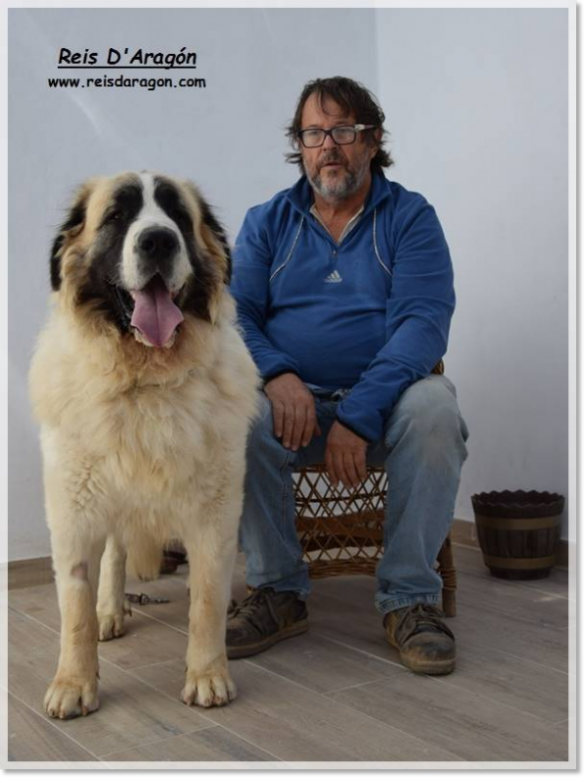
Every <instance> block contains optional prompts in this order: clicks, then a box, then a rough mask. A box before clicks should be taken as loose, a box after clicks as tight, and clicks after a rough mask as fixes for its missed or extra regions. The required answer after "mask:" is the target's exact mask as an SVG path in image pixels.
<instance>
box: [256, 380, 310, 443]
mask: <svg viewBox="0 0 587 780" xmlns="http://www.w3.org/2000/svg"><path fill="white" fill-rule="evenodd" d="M265 395H266V396H267V398H269V400H270V401H271V407H272V409H273V430H274V431H275V435H276V436H277V438H278V439H281V443H282V444H283V446H284V447H286V448H287V449H288V450H293V452H296V451H297V450H298V449H299V448H300V445H301V446H302V447H307V446H308V444H309V443H310V442H311V440H312V436H313V435H314V433H316V434H317V435H318V436H320V433H321V431H320V428H319V427H318V423H317V422H316V403H315V401H314V396H313V395H312V393H311V392H310V391H309V390H308V388H307V387H306V385H305V384H304V383H303V382H302V380H301V379H300V378H299V377H298V376H296V375H295V374H281V375H280V376H278V377H275V379H271V380H270V381H269V382H267V384H266V385H265Z"/></svg>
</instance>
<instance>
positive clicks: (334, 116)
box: [300, 94, 377, 203]
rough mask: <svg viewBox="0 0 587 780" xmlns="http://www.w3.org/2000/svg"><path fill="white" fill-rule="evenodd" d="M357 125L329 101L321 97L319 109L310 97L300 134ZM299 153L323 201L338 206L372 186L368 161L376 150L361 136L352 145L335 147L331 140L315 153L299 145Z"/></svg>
mask: <svg viewBox="0 0 587 780" xmlns="http://www.w3.org/2000/svg"><path fill="white" fill-rule="evenodd" d="M356 122H357V118H356V117H354V116H353V115H352V114H345V113H344V112H343V110H342V109H341V107H340V106H339V105H338V103H336V102H335V101H334V100H332V98H330V97H324V99H323V108H322V107H321V106H320V103H319V101H318V99H317V97H316V94H313V95H310V97H309V98H308V99H307V100H306V104H305V105H304V109H303V111H302V130H307V129H308V128H320V129H322V130H330V129H332V128H333V127H337V126H340V125H354V124H355V123H356ZM300 151H301V153H302V162H303V164H304V170H305V172H306V176H307V177H308V180H309V181H310V183H311V185H312V187H313V188H314V190H315V191H316V192H318V193H319V194H320V195H321V196H322V197H323V198H324V199H325V200H328V201H333V202H337V203H339V202H341V201H344V200H346V199H347V198H349V197H351V196H352V195H354V194H355V193H356V192H357V191H358V190H360V189H361V187H362V186H364V185H365V186H367V187H368V185H369V184H370V182H371V170H370V169H371V160H372V159H373V157H374V156H375V154H376V153H377V148H376V146H375V145H372V144H369V143H367V142H366V141H365V133H364V132H359V133H357V138H356V140H355V142H354V144H347V145H344V146H339V145H337V144H336V143H335V142H334V141H333V140H332V138H331V137H330V136H326V138H325V139H324V143H323V145H322V146H320V147H317V148H315V149H306V147H305V146H304V145H303V144H302V143H301V141H300Z"/></svg>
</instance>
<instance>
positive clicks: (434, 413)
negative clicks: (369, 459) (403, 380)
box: [385, 376, 468, 448]
mask: <svg viewBox="0 0 587 780" xmlns="http://www.w3.org/2000/svg"><path fill="white" fill-rule="evenodd" d="M406 436H409V437H410V438H413V439H417V440H420V441H421V442H422V444H423V445H425V446H426V447H427V448H431V447H434V445H435V444H438V445H440V446H447V445H450V444H451V443H452V442H455V443H457V444H460V445H464V443H465V442H466V440H467V438H468V431H467V426H466V424H465V421H464V420H463V418H462V417H461V414H460V411H459V407H458V404H457V400H456V393H455V389H454V385H453V384H452V382H450V380H449V379H447V378H446V377H442V376H430V377H426V378H425V379H422V380H420V381H418V382H415V383H414V384H413V385H411V386H410V387H409V388H408V389H407V390H406V391H405V392H404V394H403V395H402V396H401V398H400V400H399V401H398V403H397V404H396V407H395V409H394V411H393V412H392V414H391V416H390V419H389V420H388V424H387V430H386V435H385V443H386V445H387V446H388V447H390V448H391V447H393V446H395V444H397V443H398V441H399V440H401V439H402V438H403V437H406Z"/></svg>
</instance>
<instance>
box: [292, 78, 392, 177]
mask: <svg viewBox="0 0 587 780" xmlns="http://www.w3.org/2000/svg"><path fill="white" fill-rule="evenodd" d="M311 95H316V97H317V100H318V103H319V105H320V107H321V108H322V109H323V110H324V99H325V98H331V99H332V100H334V102H335V103H337V104H338V105H339V106H340V108H341V109H342V110H343V111H344V112H345V113H347V114H352V115H353V116H354V117H355V122H357V123H360V124H364V125H374V128H373V130H365V131H364V132H365V133H366V134H367V139H366V140H368V141H370V142H371V143H373V144H375V145H376V146H377V154H376V155H375V156H374V157H373V159H372V160H371V170H373V171H379V170H381V169H382V168H388V167H389V166H390V165H393V160H392V159H391V155H390V154H389V153H388V152H386V151H385V149H384V148H383V143H384V140H383V139H384V138H385V136H386V135H387V131H386V130H385V128H384V127H383V123H384V122H385V114H384V113H383V110H382V109H381V107H380V106H379V104H378V103H377V100H376V98H375V96H374V95H373V94H372V93H371V92H369V90H368V89H367V88H366V87H364V86H363V85H362V84H359V82H358V81H353V79H348V78H345V77H344V76H333V77H332V78H329V79H315V80H314V81H309V82H308V83H307V84H306V86H305V87H304V88H303V90H302V94H301V95H300V97H299V99H298V104H297V106H296V111H295V114H294V118H293V119H292V121H291V124H290V125H289V127H288V128H287V136H288V138H289V139H290V141H291V144H292V146H293V147H294V150H295V151H293V152H290V153H289V154H286V156H285V159H286V160H287V161H288V162H290V163H295V164H297V165H298V167H299V169H300V171H301V172H302V173H304V164H303V162H302V153H301V151H300V149H299V148H297V145H298V144H301V141H300V140H299V138H298V133H299V132H300V130H301V129H302V112H303V110H304V106H305V105H306V101H307V100H308V98H309V97H310V96H311ZM378 130H379V131H380V137H379V138H377V135H376V133H377V131H378Z"/></svg>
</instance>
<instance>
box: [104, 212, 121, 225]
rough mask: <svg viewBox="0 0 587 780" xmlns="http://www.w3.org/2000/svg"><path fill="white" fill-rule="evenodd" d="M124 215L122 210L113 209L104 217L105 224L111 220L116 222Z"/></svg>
mask: <svg viewBox="0 0 587 780" xmlns="http://www.w3.org/2000/svg"><path fill="white" fill-rule="evenodd" d="M123 217H124V211H122V209H115V210H114V211H111V212H110V214H108V216H107V217H106V219H105V222H106V224H110V223H111V222H118V221H119V220H121V219H122V218H123Z"/></svg>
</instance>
